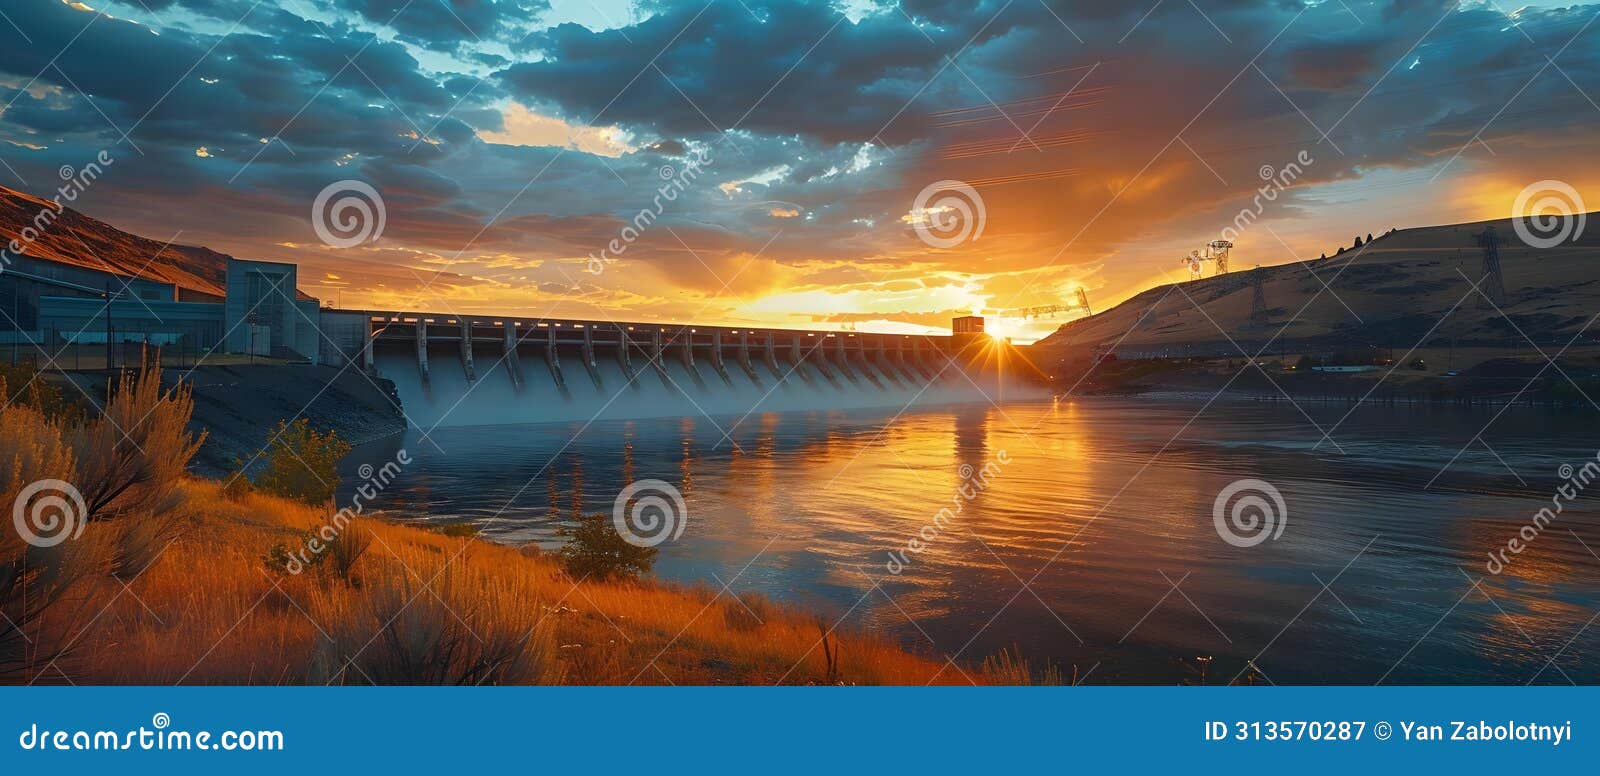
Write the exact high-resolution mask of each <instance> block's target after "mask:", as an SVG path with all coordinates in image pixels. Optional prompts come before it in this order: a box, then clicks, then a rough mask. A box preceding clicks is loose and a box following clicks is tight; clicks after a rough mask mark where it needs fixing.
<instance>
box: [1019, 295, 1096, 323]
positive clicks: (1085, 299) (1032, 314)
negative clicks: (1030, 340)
mask: <svg viewBox="0 0 1600 776" xmlns="http://www.w3.org/2000/svg"><path fill="white" fill-rule="evenodd" d="M1076 296H1077V298H1078V299H1077V301H1076V302H1075V303H1073V304H1047V305H1039V306H1037V307H1024V308H1022V309H1020V310H1017V311H1016V312H1017V313H1018V314H1020V315H1021V316H1022V319H1023V320H1025V321H1031V320H1033V319H1035V318H1054V317H1055V316H1056V315H1057V314H1058V313H1067V312H1073V311H1075V310H1082V311H1083V313H1084V315H1094V310H1091V309H1089V294H1088V293H1086V292H1085V291H1084V290H1083V289H1081V288H1080V289H1078V291H1077V294H1076Z"/></svg>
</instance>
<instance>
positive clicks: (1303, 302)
mask: <svg viewBox="0 0 1600 776" xmlns="http://www.w3.org/2000/svg"><path fill="white" fill-rule="evenodd" d="M1597 215H1600V214H1589V218H1588V221H1589V229H1588V230H1587V232H1586V233H1585V234H1583V235H1581V236H1580V237H1579V238H1578V239H1577V240H1575V241H1571V242H1567V243H1565V244H1563V245H1562V246H1559V247H1556V248H1550V249H1542V250H1536V249H1533V248H1529V247H1527V246H1526V245H1525V244H1524V243H1523V242H1522V241H1521V240H1520V239H1518V238H1517V236H1516V233H1515V232H1514V231H1513V229H1512V224H1511V221H1510V219H1505V220H1499V221H1482V222H1477V223H1470V224H1452V225H1445V226H1430V227H1421V228H1415V229H1404V230H1399V231H1395V232H1391V233H1390V234H1388V235H1385V236H1383V237H1380V238H1378V239H1376V240H1373V241H1372V242H1371V243H1370V244H1369V245H1367V246H1363V247H1362V248H1359V249H1350V250H1346V251H1344V252H1343V253H1341V254H1339V255H1336V256H1331V257H1329V258H1327V259H1318V260H1313V261H1306V262H1299V263H1295V264H1284V265H1278V266H1272V267H1265V268H1262V269H1261V270H1260V271H1261V272H1263V273H1264V274H1265V276H1264V280H1263V283H1262V289H1263V291H1264V294H1265V303H1266V308H1267V316H1266V321H1265V323H1256V324H1252V322H1251V320H1250V314H1251V309H1252V302H1253V298H1254V288H1253V280H1252V270H1251V268H1250V267H1249V266H1248V265H1245V266H1237V265H1239V264H1242V262H1240V261H1239V260H1238V258H1237V257H1236V258H1235V263H1236V269H1235V271H1234V272H1233V273H1232V274H1229V275H1225V276H1222V277H1209V278H1205V279H1203V280H1196V281H1189V282H1184V283H1178V284H1169V285H1162V286H1157V287H1155V288H1152V289H1150V290H1148V291H1145V292H1143V293H1140V294H1138V295H1137V296H1135V297H1133V298H1131V299H1129V300H1128V301H1126V302H1123V303H1122V304H1120V305H1117V306H1116V307H1114V308H1111V309H1110V310H1106V311H1105V312H1102V313H1099V314H1097V315H1094V316H1091V317H1088V318H1083V319H1079V320H1076V321H1072V322H1071V323H1068V324H1066V325H1064V326H1062V327H1061V328H1060V329H1059V330H1057V331H1056V332H1055V333H1054V334H1052V335H1050V336H1049V337H1046V338H1045V339H1043V340H1040V341H1039V343H1037V345H1036V346H1035V348H1036V351H1038V352H1040V356H1041V357H1042V358H1045V359H1050V360H1056V359H1059V360H1072V359H1074V358H1076V357H1079V356H1081V355H1085V354H1087V353H1088V352H1089V351H1090V350H1091V349H1092V348H1094V347H1096V346H1109V345H1113V344H1115V346H1116V350H1117V352H1118V354H1119V355H1121V356H1122V357H1124V358H1126V357H1129V356H1133V357H1141V356H1143V357H1149V356H1180V355H1197V356H1203V355H1215V356H1227V355H1237V354H1238V352H1239V351H1238V349H1237V348H1236V347H1235V346H1234V345H1233V344H1232V343H1230V342H1229V340H1230V339H1231V340H1233V341H1235V342H1237V343H1238V344H1239V345H1241V346H1245V347H1250V345H1252V344H1254V345H1255V346H1256V347H1259V346H1260V345H1262V344H1265V343H1266V342H1267V341H1268V340H1270V339H1272V338H1273V337H1277V338H1278V339H1277V341H1276V342H1274V344H1273V346H1272V348H1271V350H1272V351H1273V352H1274V353H1276V352H1278V351H1279V350H1280V349H1287V350H1289V351H1290V352H1293V351H1294V350H1295V349H1296V348H1301V349H1304V350H1329V349H1338V348H1352V347H1359V346H1375V347H1380V348H1396V349H1399V350H1406V349H1409V348H1411V347H1412V346H1414V345H1416V344H1417V343H1419V342H1421V341H1423V340H1424V339H1426V340H1427V341H1428V342H1430V343H1434V344H1446V345H1448V344H1451V343H1454V344H1455V345H1459V346H1470V347H1478V348H1512V349H1527V350H1530V351H1531V348H1529V347H1528V342H1527V340H1526V339H1525V338H1524V337H1523V336H1522V335H1523V334H1524V333H1525V334H1526V335H1527V337H1531V338H1532V339H1534V340H1535V341H1537V342H1538V344H1539V345H1540V347H1542V348H1543V347H1546V346H1547V345H1551V346H1553V347H1554V348H1555V349H1559V348H1560V347H1561V346H1562V345H1565V344H1566V343H1567V342H1568V341H1570V340H1572V338H1573V337H1574V336H1576V335H1578V333H1579V331H1580V330H1582V329H1583V327H1584V325H1585V324H1586V323H1587V322H1588V321H1589V319H1590V317H1591V316H1593V315H1594V314H1595V313H1596V312H1597V311H1600V222H1597V218H1596V216H1597ZM1491 224H1492V225H1493V226H1494V227H1495V228H1496V230H1497V231H1498V232H1499V234H1500V237H1501V240H1502V244H1501V249H1500V262H1501V267H1502V274H1503V276H1504V278H1505V288H1506V295H1507V299H1506V303H1505V304H1503V305H1500V306H1499V309H1495V307H1494V306H1491V305H1489V304H1488V303H1487V302H1486V301H1485V300H1484V299H1483V297H1482V296H1480V295H1479V294H1477V293H1470V295H1469V292H1470V289H1471V286H1470V284H1469V279H1470V281H1473V282H1476V281H1477V280H1479V278H1480V274H1481V269H1482V249H1481V248H1480V247H1479V245H1478V244H1477V242H1476V240H1475V239H1474V236H1475V235H1477V234H1479V233H1481V232H1482V231H1483V230H1484V228H1485V227H1486V226H1489V225H1491ZM1319 292H1320V293H1319ZM1463 300H1464V301H1463ZM1452 308H1454V312H1453V313H1452V314H1450V315H1449V317H1448V319H1447V320H1443V321H1442V322H1441V319H1444V318H1445V315H1446V313H1447V312H1450V311H1451V309H1452ZM1146 311H1149V312H1150V314H1149V315H1148V317H1146V318H1145V319H1144V320H1143V321H1141V319H1140V316H1141V315H1145V314H1146ZM1280 330H1281V333H1280ZM1519 330H1520V332H1519ZM1596 334H1600V328H1597V329H1591V330H1589V332H1588V335H1589V336H1586V337H1582V338H1580V342H1590V341H1593V340H1594V339H1595V336H1594V335H1596Z"/></svg>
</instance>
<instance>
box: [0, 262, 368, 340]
mask: <svg viewBox="0 0 1600 776" xmlns="http://www.w3.org/2000/svg"><path fill="white" fill-rule="evenodd" d="M297 280H298V273H297V268H296V267H295V265H293V264H286V263H281V262H269V261H244V260H238V259H232V260H229V262H228V268H227V282H226V295H225V296H224V297H222V298H216V297H214V296H212V295H210V294H196V293H188V292H183V291H182V290H180V289H178V288H177V287H176V286H175V285H173V284H171V283H159V282H154V281H150V280H146V279H143V278H127V277H121V276H118V275H114V274H112V273H109V272H101V271H98V270H93V269H87V268H84V267H78V266H73V265H68V264H61V263H58V262H51V261H45V260H38V259H31V258H28V257H18V258H17V260H16V262H15V263H14V264H12V265H9V266H7V267H6V268H5V269H4V270H3V271H0V309H4V310H5V311H6V314H5V315H4V317H3V320H0V338H3V339H0V342H5V343H8V344H12V345H13V347H12V348H11V349H12V350H13V351H16V350H19V348H18V347H17V346H22V347H23V348H31V347H40V348H42V349H44V350H46V351H47V352H57V351H59V350H60V349H61V348H63V347H66V346H69V345H102V346H103V345H105V344H106V343H107V342H108V341H109V342H110V343H112V344H114V345H118V346H135V345H142V346H158V347H162V348H165V349H170V350H172V351H175V352H176V353H178V354H187V355H189V356H190V357H195V358H199V357H202V356H205V355H207V354H211V353H236V354H243V353H249V354H254V355H261V356H271V357H274V358H281V359H287V360H302V359H304V360H307V361H310V362H312V363H343V362H344V361H345V360H346V359H350V358H357V357H359V356H360V355H361V349H362V346H363V344H364V341H363V339H362V333H364V332H365V331H366V315H365V314H361V313H334V312H332V311H324V310H322V309H320V306H319V303H318V301H317V300H316V299H311V298H305V299H301V298H297V294H296V291H295V286H296V282H297ZM108 297H109V298H108ZM180 299H182V300H183V301H179V300H180ZM324 315H330V316H333V321H334V322H335V323H336V324H337V326H338V328H339V332H340V334H341V339H340V340H338V342H337V343H336V344H332V345H330V343H328V342H325V340H327V339H328V338H327V337H325V336H324V335H323V332H322V321H323V316H324ZM351 332H355V334H351Z"/></svg>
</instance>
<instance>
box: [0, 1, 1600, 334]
mask: <svg viewBox="0 0 1600 776" xmlns="http://www.w3.org/2000/svg"><path fill="white" fill-rule="evenodd" d="M1597 14H1600V5H1587V6H1582V5H1579V6H1563V5H1561V4H1557V3H1536V4H1531V5H1524V6H1516V5H1512V4H1510V3H1500V2H1486V3H1447V2H1439V1H1438V0H1390V1H1387V2H1363V1H1362V0H1327V1H1326V2H1299V1H1297V0H1277V1H1275V2H1244V1H1242V0H1194V1H1193V2H1189V1H1188V0H1163V1H1162V2H1154V0H1151V1H1150V2H1145V1H1144V0H1124V1H1123V2H1110V1H1108V0H1086V1H1085V2H1071V3H1068V2H1061V0H903V1H902V2H899V3H892V2H891V3H876V2H872V1H871V0H850V2H843V3H826V2H801V1H799V0H712V1H711V2H710V3H705V2H700V0H684V1H682V2H679V1H678V0H646V1H644V2H628V1H627V0H283V1H282V2H256V1H255V0H84V2H76V1H74V2H70V3H63V2H60V0H7V2H5V3H4V4H3V6H0V16H3V18H0V93H3V99H4V106H5V107H4V112H3V114H0V161H3V162H4V163H5V166H4V167H3V168H0V184H3V185H5V186H8V187H11V188H16V189H20V190H23V191H27V192H30V193H35V194H48V193H49V192H51V191H53V190H54V189H55V188H56V186H58V185H59V184H60V178H59V176H58V170H59V169H60V168H61V167H62V166H63V165H67V166H72V167H81V166H82V165H83V164H85V163H87V162H89V161H91V160H92V159H94V158H95V156H96V154H98V153H99V152H100V151H101V150H102V149H106V150H108V151H109V153H110V155H111V156H112V158H114V160H115V161H114V163H113V164H112V165H110V166H109V167H108V168H107V169H106V170H105V172H104V174H103V175H101V177H100V179H99V180H98V181H96V182H95V183H94V184H93V186H92V187H90V188H89V190H88V191H87V192H86V193H85V194H84V196H83V197H82V198H80V199H79V201H78V202H77V203H76V205H75V207H77V209H79V210H81V211H83V212H85V213H87V214H88V215H90V216H93V217H96V218H99V219H102V220H105V221H108V222H110V223H111V224H113V225H115V226H117V227H119V228H122V229H125V230H128V231H132V232H136V233H139V234H142V235H144V236H146V237H150V238H152V239H155V240H157V241H163V242H164V241H167V240H169V239H171V240H175V241H176V242H179V243H185V244H200V245H206V246H208V247H211V248H214V249H217V250H220V251H224V252H227V253H231V254H233V255H236V256H239V257H242V258H252V259H267V260H279V261H293V262H298V263H300V264H301V265H302V269H301V275H300V285H301V287H302V288H303V289H304V290H305V291H307V292H308V293H311V294H313V295H315V296H318V297H321V298H323V299H325V300H331V301H334V302H336V303H337V304H338V305H340V306H342V307H349V308H359V307H366V308H373V309H411V310H428V311H450V312H460V313H468V312H477V313H488V312H508V313H518V314H524V315H543V316H550V317H571V318H597V319H598V318H613V319H626V320H663V321H669V320H670V321H696V322H706V323H727V324H746V323H756V324H767V325H784V326H800V327H810V328H837V327H839V326H842V325H853V326H855V327H857V328H858V329H859V330H863V331H926V330H932V329H944V328H946V327H948V324H949V319H950V318H951V317H952V316H954V315H962V314H968V313H972V312H978V313H982V314H986V315H988V316H990V318H991V321H992V323H994V324H995V325H996V326H997V327H999V328H1001V329H1003V330H1005V331H1006V333H1009V334H1013V335H1015V336H1017V337H1018V338H1019V339H1021V340H1024V341H1025V340H1029V339H1033V338H1035V337H1038V336H1041V335H1042V334H1044V333H1048V331H1050V330H1052V329H1053V328H1054V327H1055V326H1057V325H1059V324H1060V323H1062V322H1064V321H1065V320H1068V319H1070V317H1072V316H1075V315H1077V313H1071V314H1068V315H1065V316H1062V317H1058V318H1055V319H1042V320H1034V321H1031V322H1030V321H1024V320H1022V319H1021V316H1020V315H1019V314H1018V313H1017V312H1016V311H1017V310H1018V309H1020V308H1024V307H1030V306H1039V305H1050V304H1061V303H1066V302H1068V301H1069V300H1070V299H1071V298H1072V297H1073V295H1074V293H1075V291H1076V290H1077V289H1080V288H1082V289H1085V290H1086V291H1087V293H1088V295H1089V298H1090V301H1091V303H1092V304H1094V305H1095V306H1096V307H1103V306H1108V305H1109V304H1112V303H1115V302H1117V301H1120V300H1122V299H1125V298H1127V297H1128V296H1130V295H1132V294H1134V293H1136V292H1138V291H1140V290H1142V289H1144V288H1147V287H1148V286H1150V285H1151V284H1153V283H1157V282H1162V281H1171V280H1177V279H1182V278H1186V277H1187V270H1186V269H1184V268H1183V267H1182V266H1181V265H1180V263H1179V259H1180V257H1182V256H1183V255H1185V254H1187V253H1188V252H1189V251H1190V250H1192V249H1196V248H1199V247H1201V246H1202V245H1203V244H1204V243H1205V242H1207V241H1209V240H1213V239H1217V238H1218V237H1219V236H1221V235H1222V231H1223V229H1224V228H1225V227H1229V226H1230V225H1233V224H1234V223H1235V218H1236V216H1238V214H1239V213H1240V212H1241V210H1249V211H1251V213H1252V220H1253V223H1250V224H1248V225H1247V226H1246V227H1245V228H1243V229H1241V230H1239V234H1238V237H1237V240H1236V242H1237V247H1236V249H1235V251H1234V256H1233V265H1234V267H1235V268H1241V267H1249V266H1252V265H1255V264H1263V265H1265V264H1281V263H1284V262H1289V261H1294V260H1296V259H1302V260H1303V259H1309V258H1316V257H1317V256H1318V255H1319V254H1321V253H1323V252H1328V253H1332V252H1333V250H1334V249H1336V248H1337V247H1339V246H1341V245H1347V244H1349V242H1350V240H1351V238H1353V237H1354V236H1356V235H1358V234H1359V235H1363V236H1364V235H1366V234H1367V233H1369V232H1371V233H1379V232H1382V231H1385V230H1387V229H1388V228H1390V227H1406V226H1418V225H1425V224H1433V223H1447V222H1454V221H1468V220H1477V219H1485V218H1502V217H1506V216H1509V215H1510V214H1511V207H1512V202H1513V200H1514V199H1515V197H1516V195H1517V193H1518V192H1519V191H1520V190H1522V189H1523V188H1524V187H1525V186H1527V185H1529V184H1531V183H1533V182H1535V181H1539V180H1541V179H1558V180H1562V181H1565V182H1567V183H1568V184H1570V185H1572V186H1574V187H1575V188H1576V189H1577V190H1578V191H1597V190H1600V189H1597V188H1596V186H1597V184H1600V153H1597V152H1600V131H1596V130H1597V127H1600V104H1597V103H1596V99H1597V98H1600V24H1595V23H1594V22H1595V19H1596V15H1597ZM1302 160H1309V162H1307V163H1305V164H1300V161H1302ZM1292 163H1293V164H1297V165H1299V169H1298V172H1297V174H1296V175H1295V176H1294V179H1293V180H1292V181H1291V182H1290V185H1288V186H1287V187H1286V188H1284V190H1283V191H1282V193H1281V194H1278V193H1275V195H1274V198H1272V199H1271V200H1270V201H1265V202H1264V203H1263V205H1262V206H1261V207H1259V208H1257V206H1256V204H1255V202H1254V198H1255V196H1256V194H1257V190H1258V187H1260V186H1262V185H1263V176H1264V175H1266V176H1279V175H1281V174H1282V172H1283V171H1284V170H1285V169H1287V168H1288V165H1291V164H1292ZM686 173H690V174H686ZM342 180H354V181H361V182H364V183H366V184H368V185H370V186H371V187H372V188H373V190H375V191H376V192H377V193H378V195H379V196H380V198H381V200H382V205H383V213H384V219H383V228H382V231H381V234H380V235H379V236H378V237H377V239H375V240H368V241H365V242H362V243H360V244H356V245H349V246H335V245H330V244H328V243H327V241H325V240H324V239H322V238H321V237H319V234H318V231H317V229H315V228H314V221H315V216H314V214H313V202H314V201H315V200H316V199H317V196H318V194H319V192H322V191H323V190H324V189H325V188H326V187H328V186H329V185H330V184H334V183H336V182H338V181H342ZM941 181H959V182H962V183H963V184H964V185H966V186H970V187H971V190H972V191H975V192H976V194H977V198H976V199H972V198H970V197H968V198H967V199H965V200H963V202H970V206H969V207H968V209H967V211H965V212H963V211H961V210H959V209H957V208H956V207H955V206H954V205H953V204H949V203H946V201H945V200H941V199H939V198H937V197H935V198H934V199H932V200H929V207H925V208H918V207H917V202H918V196H919V193H922V192H923V191H924V190H925V189H927V188H928V187H930V186H931V185H934V184H936V183H938V182H941ZM664 187H676V188H674V189H673V196H672V197H671V198H670V199H660V200H659V201H658V198H660V196H661V192H662V191H663V190H665V189H664ZM1590 204H1591V206H1592V205H1593V204H1594V203H1590ZM1257 211H1259V218H1258V220H1257V219H1256V214H1257ZM641 212H648V213H650V216H651V217H650V218H649V219H648V223H646V224H645V225H643V226H642V227H640V228H638V229H636V230H629V231H627V232H626V233H625V232H624V230H625V228H627V227H629V226H630V225H633V224H634V222H635V220H636V217H638V216H639V215H640V213H641ZM951 219H955V220H956V221H955V223H956V224H957V225H958V227H960V228H958V230H957V231H959V232H965V233H966V234H964V235H961V234H958V235H957V236H958V237H963V238H964V239H959V240H955V241H953V244H948V245H947V244H944V242H943V241H939V240H932V241H930V240H927V239H924V236H925V235H924V234H922V233H921V231H926V229H923V230H920V231H919V228H918V227H926V226H927V225H928V224H930V223H941V222H943V223H949V222H950V220H951ZM980 223H981V231H980V230H979V229H978V226H979V224H980ZM613 241H617V245H618V246H620V247H621V248H622V250H621V251H616V250H609V252H607V251H608V246H609V245H610V244H612V242H613ZM930 243H934V244H930ZM603 252H606V253H603ZM597 257H598V258H597Z"/></svg>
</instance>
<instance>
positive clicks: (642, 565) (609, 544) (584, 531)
mask: <svg viewBox="0 0 1600 776" xmlns="http://www.w3.org/2000/svg"><path fill="white" fill-rule="evenodd" d="M576 519H577V525H575V526H571V527H564V528H562V529H561V535H562V536H565V537H567V540H568V541H567V544H566V546H564V547H562V548H561V562H562V564H563V565H564V566H565V567H566V569H567V573H568V574H570V575H572V576H573V577H574V578H577V579H594V580H615V579H635V578H637V577H639V576H640V575H643V574H648V573H650V567H651V566H653V565H655V562H656V548H654V547H640V546H638V545H636V544H632V543H630V542H629V541H628V540H627V539H624V538H623V537H622V534H620V533H618V532H617V529H616V527H615V526H613V525H612V524H611V518H610V516H609V515H604V514H598V513H597V514H592V515H578V516H577V517H576Z"/></svg>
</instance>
